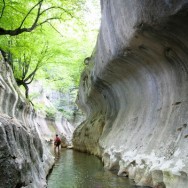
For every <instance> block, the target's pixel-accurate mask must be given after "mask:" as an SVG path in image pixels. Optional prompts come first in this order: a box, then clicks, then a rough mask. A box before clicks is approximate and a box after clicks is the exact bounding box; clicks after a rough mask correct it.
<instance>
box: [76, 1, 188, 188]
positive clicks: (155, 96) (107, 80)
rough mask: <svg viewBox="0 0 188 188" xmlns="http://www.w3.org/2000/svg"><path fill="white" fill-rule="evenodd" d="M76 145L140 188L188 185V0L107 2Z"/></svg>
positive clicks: (85, 78)
mask: <svg viewBox="0 0 188 188" xmlns="http://www.w3.org/2000/svg"><path fill="white" fill-rule="evenodd" d="M101 7H102V23H101V28H100V33H99V36H98V42H97V45H96V49H95V51H94V53H93V55H92V57H91V58H90V60H89V63H88V65H87V66H86V68H85V71H84V72H83V73H82V77H81V82H80V89H79V96H78V98H77V103H78V104H79V107H80V108H81V109H82V110H83V111H84V112H85V113H86V114H87V120H85V121H84V122H83V123H82V124H81V125H80V126H79V127H78V128H77V129H76V131H75V133H74V141H73V143H74V147H75V148H76V149H78V150H81V151H86V152H89V153H92V154H95V155H98V156H100V157H101V158H102V160H103V161H104V165H105V168H108V169H115V170H116V171H117V173H118V175H121V174H126V175H128V176H129V177H130V178H131V179H134V181H135V182H136V183H137V184H138V185H148V186H152V187H168V188H176V187H178V188H184V187H187V186H188V178H187V173H188V171H187V169H188V154H187V153H188V145H187V138H188V136H187V135H188V126H187V123H188V118H187V117H188V114H187V109H188V104H187V99H188V97H187V96H188V85H187V80H188V61H187V59H188V36H187V34H186V33H188V26H187V20H188V2H187V1H185V0H180V1H165V0H164V1H163V0H160V1H154V0H152V1H151V0H143V1H136V0H133V1H129V0H119V1H113V0H108V1H103V0H102V1H101Z"/></svg>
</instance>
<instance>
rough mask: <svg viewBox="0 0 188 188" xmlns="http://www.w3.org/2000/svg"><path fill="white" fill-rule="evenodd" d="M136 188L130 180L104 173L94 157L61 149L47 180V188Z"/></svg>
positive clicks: (98, 161)
mask: <svg viewBox="0 0 188 188" xmlns="http://www.w3.org/2000/svg"><path fill="white" fill-rule="evenodd" d="M107 187H108V188H111V187H113V188H114V187H118V188H136V187H138V186H135V185H131V182H130V180H128V179H127V178H125V177H118V176H117V175H116V174H113V173H112V172H110V171H105V170H104V168H103V165H102V162H101V161H100V160H99V159H98V158H97V157H95V156H92V155H88V154H85V153H80V152H77V151H74V150H67V149H62V150H61V152H60V153H59V155H58V154H57V155H56V163H55V166H54V169H53V171H52V173H51V174H50V176H49V178H48V188H107Z"/></svg>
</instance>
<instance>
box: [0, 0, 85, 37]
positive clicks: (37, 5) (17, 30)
mask: <svg viewBox="0 0 188 188" xmlns="http://www.w3.org/2000/svg"><path fill="white" fill-rule="evenodd" d="M55 2H57V3H56V4H55V3H53V1H50V0H46V1H45V0H38V1H35V0H33V1H26V0H21V1H18V0H15V1H11V0H2V2H1V3H0V9H1V13H0V21H1V25H0V35H10V36H16V35H19V34H21V33H24V32H31V31H33V30H34V29H36V28H37V27H39V26H42V25H44V24H45V23H49V24H50V21H52V20H65V19H67V16H68V17H71V18H73V17H74V16H75V15H74V12H75V10H76V9H78V8H79V7H80V2H82V1H81V0H80V1H73V2H72V1H71V2H70V3H67V1H66V0H64V1H55ZM78 2H79V3H78ZM73 3H75V4H74V8H75V7H76V9H70V4H71V5H72V6H73ZM26 7H29V9H27V8H26ZM15 17H16V18H15Z"/></svg>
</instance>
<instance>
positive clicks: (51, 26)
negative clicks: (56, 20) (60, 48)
mask: <svg viewBox="0 0 188 188" xmlns="http://www.w3.org/2000/svg"><path fill="white" fill-rule="evenodd" d="M48 23H49V24H50V26H51V27H52V28H53V29H54V30H55V31H56V32H57V33H59V34H60V36H61V37H63V35H62V34H61V33H60V32H59V31H58V30H57V29H56V28H55V27H54V26H53V25H52V24H51V23H50V22H48Z"/></svg>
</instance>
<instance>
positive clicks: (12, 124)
mask: <svg viewBox="0 0 188 188" xmlns="http://www.w3.org/2000/svg"><path fill="white" fill-rule="evenodd" d="M35 118H36V114H35V112H34V111H33V108H32V106H31V105H30V104H29V102H27V101H26V100H25V99H24V97H22V95H21V94H20V93H19V89H18V87H17V85H16V83H15V80H14V78H13V74H12V71H11V69H10V67H9V65H8V64H7V63H5V62H4V60H3V58H2V56H1V55H0V187H1V188H21V187H27V188H39V187H40V188H43V187H46V175H47V173H48V171H49V169H50V168H51V166H52V164H53V158H52V157H50V155H49V152H48V150H47V148H46V147H45V145H44V143H42V140H41V138H40V134H39V133H38V132H37V129H36V121H35Z"/></svg>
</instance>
